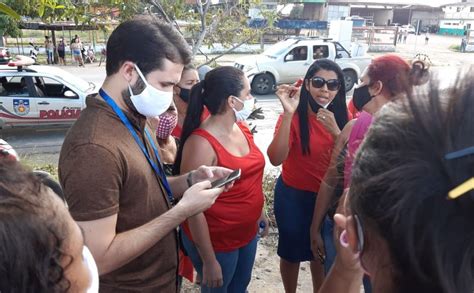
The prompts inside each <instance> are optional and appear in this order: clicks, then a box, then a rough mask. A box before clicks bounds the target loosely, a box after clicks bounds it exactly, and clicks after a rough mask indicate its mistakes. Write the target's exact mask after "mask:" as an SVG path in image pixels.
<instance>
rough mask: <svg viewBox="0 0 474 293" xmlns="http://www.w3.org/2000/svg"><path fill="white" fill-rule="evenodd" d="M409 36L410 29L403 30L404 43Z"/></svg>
mask: <svg viewBox="0 0 474 293" xmlns="http://www.w3.org/2000/svg"><path fill="white" fill-rule="evenodd" d="M407 38H408V30H406V31H404V32H403V43H404V44H406V43H407Z"/></svg>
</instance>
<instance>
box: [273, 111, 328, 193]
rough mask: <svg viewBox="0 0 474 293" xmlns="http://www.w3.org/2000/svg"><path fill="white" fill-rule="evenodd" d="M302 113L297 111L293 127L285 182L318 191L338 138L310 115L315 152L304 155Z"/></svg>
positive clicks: (285, 166)
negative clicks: (301, 135) (301, 131)
mask: <svg viewBox="0 0 474 293" xmlns="http://www.w3.org/2000/svg"><path fill="white" fill-rule="evenodd" d="M282 117H283V116H282V115H280V117H279V118H278V122H277V125H276V127H275V133H276V132H277V131H278V129H279V128H280V125H281V122H282ZM298 117H299V116H298V113H295V114H294V115H293V118H292V120H291V128H290V139H289V142H288V143H289V147H290V150H289V153H288V156H287V158H286V159H285V160H284V161H283V167H282V169H283V170H282V177H283V182H284V183H285V184H286V185H288V186H290V187H293V188H296V189H300V190H306V191H312V192H316V193H317V192H318V191H319V187H320V185H321V180H322V179H323V178H324V175H325V174H326V171H327V169H328V167H329V162H330V160H331V153H332V149H333V147H334V139H333V138H332V136H331V134H330V133H329V132H328V131H327V130H326V129H325V128H324V126H323V125H322V124H321V123H320V122H319V121H318V120H317V119H316V116H315V115H309V117H308V123H309V133H310V137H309V145H310V150H311V153H310V154H308V155H304V154H303V151H302V149H301V138H300V122H299V118H298Z"/></svg>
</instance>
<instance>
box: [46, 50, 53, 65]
mask: <svg viewBox="0 0 474 293" xmlns="http://www.w3.org/2000/svg"><path fill="white" fill-rule="evenodd" d="M46 55H47V57H48V64H53V61H54V59H53V51H51V50H46Z"/></svg>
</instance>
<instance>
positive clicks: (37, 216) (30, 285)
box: [0, 160, 72, 292]
mask: <svg viewBox="0 0 474 293" xmlns="http://www.w3.org/2000/svg"><path fill="white" fill-rule="evenodd" d="M49 192H50V190H49V189H47V188H46V187H45V186H44V185H42V183H41V182H40V181H39V180H38V178H37V177H36V176H35V175H34V174H33V173H31V172H28V171H26V170H25V169H24V168H23V167H22V166H21V165H20V164H19V163H17V162H13V161H6V160H1V161H0V292H11V291H12V289H15V290H14V291H15V292H66V291H68V289H69V288H70V285H71V284H70V282H69V281H68V280H67V279H66V278H65V275H64V271H65V269H66V268H67V266H69V265H70V263H71V261H72V258H71V257H70V256H68V255H67V254H65V253H64V251H63V250H62V246H63V243H64V240H65V239H66V236H67V226H66V223H65V222H63V221H61V220H60V219H59V217H58V211H57V210H56V209H55V208H53V207H54V202H53V200H54V196H53V195H52V193H51V194H50V196H49V195H48V193H49Z"/></svg>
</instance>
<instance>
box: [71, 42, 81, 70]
mask: <svg viewBox="0 0 474 293" xmlns="http://www.w3.org/2000/svg"><path fill="white" fill-rule="evenodd" d="M71 50H72V55H73V57H74V60H75V61H76V62H77V63H78V64H79V66H84V60H83V59H82V52H81V50H82V43H81V40H80V39H79V37H76V38H74V41H73V42H72V43H71Z"/></svg>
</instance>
